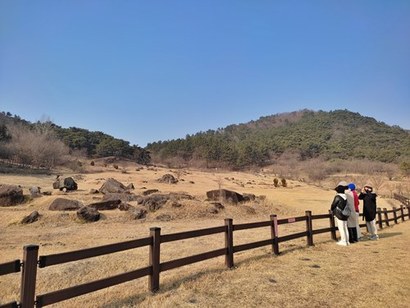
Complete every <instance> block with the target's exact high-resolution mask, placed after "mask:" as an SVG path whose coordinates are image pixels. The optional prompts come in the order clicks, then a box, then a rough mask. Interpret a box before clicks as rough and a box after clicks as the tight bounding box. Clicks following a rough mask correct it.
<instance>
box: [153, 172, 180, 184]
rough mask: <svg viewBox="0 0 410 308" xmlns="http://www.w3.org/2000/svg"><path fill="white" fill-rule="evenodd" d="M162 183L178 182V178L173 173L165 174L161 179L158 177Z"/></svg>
mask: <svg viewBox="0 0 410 308" xmlns="http://www.w3.org/2000/svg"><path fill="white" fill-rule="evenodd" d="M158 182H160V183H168V184H176V183H178V180H177V179H176V178H175V177H174V176H173V175H172V174H169V173H168V174H164V175H163V176H162V177H161V178H160V179H158Z"/></svg>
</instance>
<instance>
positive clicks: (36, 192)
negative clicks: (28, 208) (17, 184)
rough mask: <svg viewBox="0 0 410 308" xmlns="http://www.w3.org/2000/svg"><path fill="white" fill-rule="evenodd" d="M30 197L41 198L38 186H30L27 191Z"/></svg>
mask: <svg viewBox="0 0 410 308" xmlns="http://www.w3.org/2000/svg"><path fill="white" fill-rule="evenodd" d="M28 190H29V192H30V195H31V197H32V198H36V197H40V196H41V188H40V187H38V186H32V187H30V188H29V189H28Z"/></svg>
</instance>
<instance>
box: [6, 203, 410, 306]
mask: <svg viewBox="0 0 410 308" xmlns="http://www.w3.org/2000/svg"><path fill="white" fill-rule="evenodd" d="M402 200H404V199H402ZM406 200H408V199H406ZM402 202H403V201H402ZM403 203H404V202H403ZM406 212H407V213H406ZM389 214H390V217H389ZM359 216H361V217H363V214H360V215H359ZM392 216H393V217H392ZM321 219H326V220H328V221H329V222H328V223H329V227H326V228H323V227H321V228H316V229H315V228H314V227H313V221H316V220H321ZM406 219H408V220H410V206H407V205H406V206H401V207H400V208H395V207H393V208H392V209H390V210H387V209H386V208H384V209H380V208H378V209H377V215H376V223H377V224H378V227H379V229H383V228H384V227H388V226H390V223H391V222H394V223H395V224H397V223H399V220H401V221H405V220H406ZM300 222H304V225H305V226H304V227H303V229H304V230H303V231H299V232H294V233H291V234H283V235H282V234H279V225H284V224H293V223H300ZM360 227H366V223H361V224H360ZM255 228H269V229H270V235H271V236H270V237H269V238H266V239H260V240H258V241H256V242H251V243H244V244H239V245H234V232H235V231H241V230H250V229H255ZM337 230H338V229H337V227H336V225H335V218H334V216H333V213H332V212H331V211H329V213H327V214H318V215H312V212H311V211H306V212H305V215H304V216H298V217H290V218H282V219H278V217H277V215H271V216H270V220H267V221H261V222H250V223H241V224H233V220H232V219H225V224H224V225H223V226H219V227H212V228H206V229H200V230H192V231H184V232H178V233H171V234H164V235H162V234H161V229H160V228H151V229H150V236H149V237H145V238H141V239H136V240H131V241H126V242H120V243H115V244H108V245H103V246H97V247H92V248H87V249H82V250H76V251H70V252H64V253H58V254H50V255H42V256H40V257H38V249H39V246H37V245H28V246H25V247H24V249H23V252H24V254H23V261H21V260H14V261H10V262H6V263H2V264H0V276H2V275H7V274H11V273H16V272H20V271H21V275H22V278H21V287H20V302H18V301H17V300H16V301H12V302H9V303H5V304H0V308H10V307H22V308H26V307H34V306H36V307H43V306H47V305H51V304H55V303H58V302H61V301H64V300H67V299H70V298H73V297H77V296H81V295H85V294H88V293H91V292H95V291H97V290H101V289H104V288H108V287H111V286H114V285H118V284H121V283H125V282H128V281H131V280H135V279H139V278H142V277H145V276H148V288H149V290H150V291H152V292H155V291H157V290H158V289H159V285H160V273H161V272H165V271H168V270H172V269H175V268H178V267H182V266H186V265H189V264H193V263H196V262H201V261H205V260H208V259H212V258H217V257H221V256H224V257H225V266H226V267H228V268H233V267H234V254H235V253H237V252H241V251H246V250H250V249H255V248H260V247H264V246H271V249H272V253H273V254H275V255H279V253H280V249H279V243H283V242H286V241H291V240H295V239H298V238H304V237H306V243H307V244H306V245H307V246H313V245H314V243H313V235H317V234H322V233H330V236H331V239H332V240H336V239H337V238H336V231H337ZM221 233H222V234H223V236H224V238H225V245H224V247H220V248H218V249H215V250H212V251H208V252H203V253H200V254H195V255H191V256H186V257H182V258H178V259H174V260H170V261H166V262H162V263H161V262H160V259H161V258H160V254H161V244H163V243H168V242H174V241H180V240H184V239H190V238H197V237H202V236H209V235H215V234H221ZM140 247H149V256H148V262H149V265H148V266H146V267H143V268H139V269H135V270H132V271H130V272H126V273H122V274H118V275H115V276H111V277H107V278H103V279H100V280H96V281H91V282H88V283H84V284H80V285H76V286H71V287H68V288H65V289H61V290H55V291H51V292H47V293H44V294H40V295H36V294H35V287H36V278H37V274H38V273H37V271H38V268H44V267H48V266H52V265H58V264H63V263H66V262H74V261H78V260H82V259H86V258H92V257H97V256H101V255H107V254H111V253H116V252H120V251H124V250H129V249H136V248H140ZM21 269H22V270H21ZM40 274H41V273H40Z"/></svg>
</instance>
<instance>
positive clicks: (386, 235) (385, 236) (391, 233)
mask: <svg viewBox="0 0 410 308" xmlns="http://www.w3.org/2000/svg"><path fill="white" fill-rule="evenodd" d="M402 234H403V232H389V233H379V238H381V239H383V238H388V237H393V236H399V235H402Z"/></svg>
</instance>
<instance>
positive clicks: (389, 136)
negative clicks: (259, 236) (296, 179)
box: [146, 110, 410, 168]
mask: <svg viewBox="0 0 410 308" xmlns="http://www.w3.org/2000/svg"><path fill="white" fill-rule="evenodd" d="M146 149H147V150H148V151H150V152H151V155H152V156H155V158H156V160H167V159H173V158H174V159H177V158H178V159H183V160H185V161H186V162H188V161H191V160H203V161H206V162H207V163H208V164H212V165H222V166H229V167H234V168H241V167H245V166H250V165H259V166H262V165H264V164H267V163H270V162H272V161H273V160H274V159H275V158H276V157H278V156H280V155H281V154H283V153H285V152H292V153H296V154H298V155H299V158H300V159H301V160H304V159H309V158H314V157H322V158H324V159H334V158H339V159H351V158H355V159H363V158H366V159H369V160H374V161H382V162H396V163H399V162H403V161H404V160H408V159H409V158H410V133H409V131H406V130H404V129H402V128H400V127H398V126H389V125H386V124H385V123H382V122H378V121H377V120H375V119H374V118H370V117H365V116H362V115H360V114H359V113H353V112H350V111H348V110H335V111H330V112H324V111H310V110H302V111H297V112H291V113H285V114H277V115H272V116H266V117H261V118H260V119H258V120H257V121H251V122H249V123H246V124H239V125H230V126H227V127H226V128H221V129H218V130H209V131H207V132H200V133H197V134H195V135H188V136H186V138H185V139H177V140H171V141H165V142H161V141H160V142H155V143H150V144H148V145H147V147H146Z"/></svg>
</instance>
